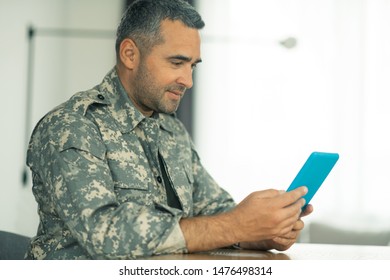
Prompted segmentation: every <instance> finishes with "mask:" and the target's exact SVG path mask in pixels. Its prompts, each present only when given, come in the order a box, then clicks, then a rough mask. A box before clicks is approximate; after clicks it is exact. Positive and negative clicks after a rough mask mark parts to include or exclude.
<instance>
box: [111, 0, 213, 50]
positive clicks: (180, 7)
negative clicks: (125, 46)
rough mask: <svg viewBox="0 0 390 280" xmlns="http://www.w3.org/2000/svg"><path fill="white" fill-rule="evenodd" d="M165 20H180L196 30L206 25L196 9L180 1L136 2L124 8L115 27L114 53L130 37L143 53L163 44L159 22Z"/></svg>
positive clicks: (142, 0)
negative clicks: (116, 27)
mask: <svg viewBox="0 0 390 280" xmlns="http://www.w3.org/2000/svg"><path fill="white" fill-rule="evenodd" d="M165 19H169V20H172V21H174V20H180V21H181V22H183V23H184V24H185V25H186V26H187V27H190V28H196V29H202V28H203V27H204V25H205V24H204V22H203V20H202V17H201V16H200V15H199V13H198V12H197V11H196V10H195V8H194V7H193V6H191V5H190V4H189V3H187V2H185V1H183V0H138V1H135V2H134V3H133V4H131V5H130V6H129V7H128V8H127V9H126V11H125V13H124V14H123V16H122V19H121V22H120V24H119V26H118V29H117V38H116V43H115V50H116V54H117V56H118V55H119V46H120V44H121V43H122V41H123V40H124V39H126V38H131V39H132V40H133V41H134V42H135V43H136V45H137V47H138V48H139V49H140V51H141V53H143V54H147V53H148V52H149V51H150V50H151V49H152V48H153V47H154V46H155V45H157V44H161V43H163V40H164V38H162V35H161V32H160V25H161V22H162V21H163V20H165Z"/></svg>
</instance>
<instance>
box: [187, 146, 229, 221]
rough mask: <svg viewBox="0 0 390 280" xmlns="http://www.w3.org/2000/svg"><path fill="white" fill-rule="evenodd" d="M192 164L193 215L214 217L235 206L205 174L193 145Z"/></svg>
mask: <svg viewBox="0 0 390 280" xmlns="http://www.w3.org/2000/svg"><path fill="white" fill-rule="evenodd" d="M192 162H193V163H192V169H193V170H192V172H193V177H194V193H193V201H194V215H195V216H198V215H214V214H218V213H221V212H226V211H229V210H231V209H232V208H233V207H234V206H235V205H236V204H235V202H234V200H233V198H232V197H231V195H230V194H229V193H228V192H227V191H226V190H224V189H223V188H221V187H220V186H219V185H218V184H217V182H216V181H215V180H214V179H213V178H212V176H211V175H210V174H209V173H208V172H207V170H206V169H205V168H204V166H203V165H202V163H201V161H200V158H199V156H198V153H197V152H196V151H195V149H194V147H193V145H192Z"/></svg>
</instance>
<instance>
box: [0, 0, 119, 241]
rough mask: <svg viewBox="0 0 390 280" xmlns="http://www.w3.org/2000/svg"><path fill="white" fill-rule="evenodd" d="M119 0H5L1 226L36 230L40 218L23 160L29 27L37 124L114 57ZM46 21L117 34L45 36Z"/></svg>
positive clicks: (94, 80) (0, 4) (0, 6)
mask: <svg viewBox="0 0 390 280" xmlns="http://www.w3.org/2000/svg"><path fill="white" fill-rule="evenodd" d="M122 2H123V1H122V0H115V1H112V0H99V1H96V0H0V26H1V28H0V38H1V39H0V41H1V43H0V77H1V83H0V92H1V96H2V97H3V102H2V104H3V106H2V108H1V110H0V131H1V137H0V143H1V147H2V151H1V160H0V170H1V171H0V194H1V195H0V229H1V230H8V231H13V232H18V233H22V234H26V235H33V234H34V233H35V232H36V229H37V225H38V217H37V210H36V208H37V207H36V203H35V201H34V198H33V195H32V192H31V182H30V179H29V183H28V186H23V185H22V180H21V177H22V171H23V168H24V166H25V165H24V162H25V115H26V110H25V108H26V105H25V103H26V79H27V78H26V77H27V75H26V73H27V48H28V40H27V35H26V34H27V26H28V25H30V24H32V25H33V26H35V28H36V29H37V30H38V35H37V36H35V67H34V72H33V73H34V75H33V98H34V99H33V102H32V108H33V111H32V118H31V124H32V126H33V125H34V124H35V123H36V122H37V121H38V119H39V118H41V117H42V115H43V114H44V113H46V112H47V111H48V110H49V109H51V108H52V107H53V106H55V105H57V104H59V103H60V102H63V101H65V100H66V99H68V98H69V97H70V96H71V95H72V94H73V93H75V92H76V91H80V90H84V89H89V88H91V87H92V86H94V85H96V84H98V83H99V82H100V81H101V80H102V78H103V77H104V75H105V74H106V73H107V72H108V71H109V70H110V68H111V67H112V66H114V63H115V59H114V57H115V54H114V53H115V51H114V43H115V42H114V40H115V39H114V38H115V29H116V26H117V24H118V22H119V19H120V16H121V13H122V8H123V3H122ZM42 28H67V29H69V28H72V29H94V30H108V31H113V37H112V39H110V38H108V39H82V38H63V37H47V36H40V35H39V30H41V29H42Z"/></svg>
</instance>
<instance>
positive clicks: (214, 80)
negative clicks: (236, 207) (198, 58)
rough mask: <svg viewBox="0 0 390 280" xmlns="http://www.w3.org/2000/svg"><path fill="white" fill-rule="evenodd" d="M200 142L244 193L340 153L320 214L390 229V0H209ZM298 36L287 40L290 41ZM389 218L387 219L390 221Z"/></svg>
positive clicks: (204, 7)
mask: <svg viewBox="0 0 390 280" xmlns="http://www.w3.org/2000/svg"><path fill="white" fill-rule="evenodd" d="M199 10H200V12H201V13H202V15H203V17H204V19H205V21H206V27H205V29H204V30H203V34H202V35H203V49H202V50H203V52H202V59H203V62H202V64H201V65H199V67H198V68H197V70H196V71H197V72H196V74H197V76H196V77H197V82H198V84H197V89H196V92H195V100H196V113H195V115H196V124H195V137H196V138H195V144H196V145H197V147H198V149H199V153H200V156H201V158H202V159H203V162H204V164H205V165H206V166H207V167H208V168H209V169H210V172H211V174H213V175H214V177H215V178H216V179H217V181H218V182H219V183H220V184H221V185H222V186H224V187H225V188H226V189H228V190H229V191H230V192H231V193H232V194H233V196H234V197H235V198H236V199H237V200H238V201H239V200H241V199H242V198H243V197H244V196H246V195H247V194H248V193H250V192H252V191H255V190H260V189H265V188H278V189H286V188H287V187H288V185H289V184H290V183H291V181H292V179H293V178H294V176H295V174H296V173H297V172H298V170H299V169H300V167H301V165H302V164H303V162H304V161H305V159H306V158H307V156H308V155H309V153H310V152H312V151H314V150H317V151H329V152H338V153H340V160H339V162H338V163H337V165H336V167H335V169H334V170H333V171H332V173H331V174H330V175H329V177H328V179H327V180H326V181H325V183H324V185H323V187H322V189H321V190H320V191H319V193H318V195H317V196H316V197H315V198H314V200H313V204H314V206H315V213H314V214H313V215H312V216H311V217H310V218H309V220H310V219H317V220H322V221H324V220H327V219H329V220H332V221H333V222H338V223H345V224H348V223H351V222H352V223H355V224H359V225H360V226H363V227H367V228H369V227H370V226H371V224H372V223H373V222H375V223H376V225H379V224H380V226H384V227H387V228H390V219H389V215H390V214H389V213H390V204H389V203H388V201H389V199H390V183H389V182H390V172H389V170H390V164H389V160H388V158H390V147H389V143H390V130H389V120H390V110H389V109H388V108H389V105H390V96H389V92H390V84H389V83H388V78H389V75H390V68H389V65H390V56H389V52H388V50H389V49H390V33H389V31H388V27H389V26H390V20H389V19H390V17H389V16H388V15H389V14H390V1H388V0H376V1H366V0H356V1H348V0H315V1H306V0H295V1H290V0H273V1H266V0H256V1H255V0H230V1H228V0H214V1H207V0H200V5H199ZM289 36H293V37H296V38H297V40H298V44H297V46H296V47H295V48H293V49H286V48H284V47H282V46H281V45H280V44H279V41H281V40H283V39H285V38H287V37H289ZM378 221H379V222H378Z"/></svg>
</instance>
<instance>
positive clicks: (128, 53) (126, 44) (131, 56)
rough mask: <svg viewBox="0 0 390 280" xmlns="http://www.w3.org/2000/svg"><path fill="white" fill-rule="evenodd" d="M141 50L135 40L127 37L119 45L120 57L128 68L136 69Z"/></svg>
mask: <svg viewBox="0 0 390 280" xmlns="http://www.w3.org/2000/svg"><path fill="white" fill-rule="evenodd" d="M139 56H140V52H139V49H138V47H137V45H136V44H135V42H134V41H133V40H132V39H130V38H126V39H124V40H123V41H122V43H121V44H120V46H119V58H120V60H121V62H122V63H123V65H124V66H125V67H126V68H128V69H134V68H135V67H136V66H137V65H138V61H139Z"/></svg>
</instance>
